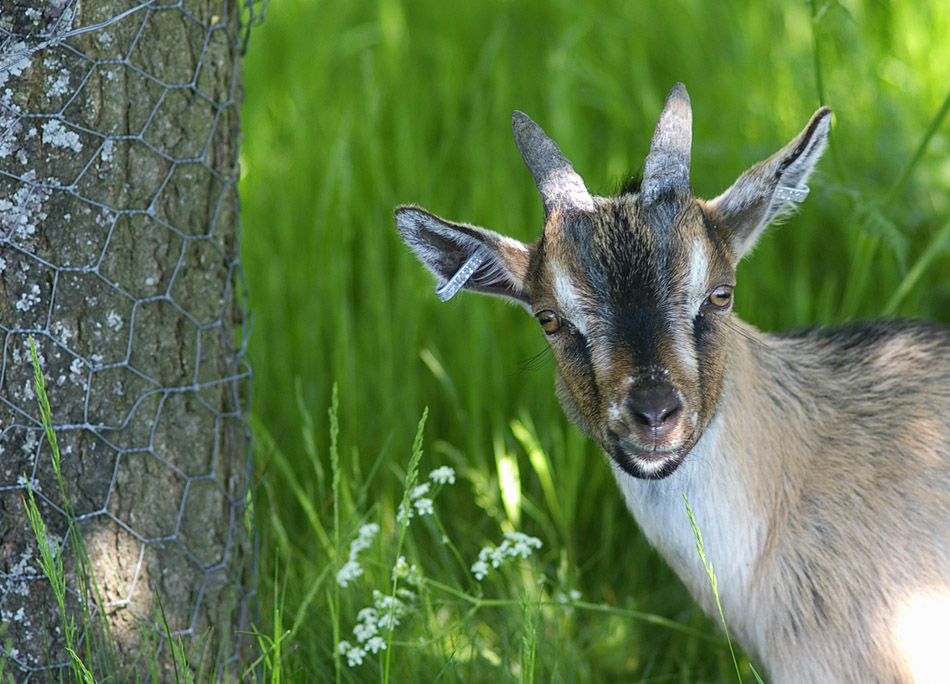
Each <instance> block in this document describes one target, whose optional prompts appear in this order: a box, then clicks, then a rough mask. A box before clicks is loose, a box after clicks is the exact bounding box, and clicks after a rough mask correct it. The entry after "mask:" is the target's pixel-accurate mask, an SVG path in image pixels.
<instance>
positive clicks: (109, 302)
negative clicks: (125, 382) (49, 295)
mask: <svg viewBox="0 0 950 684" xmlns="http://www.w3.org/2000/svg"><path fill="white" fill-rule="evenodd" d="M134 304H135V300H133V299H132V298H131V297H130V296H128V295H126V294H125V293H123V292H122V291H121V290H119V289H117V288H115V287H113V286H112V285H110V284H109V283H107V282H106V281H105V280H103V279H102V278H101V277H100V276H99V275H97V274H95V273H82V272H77V271H72V272H66V273H61V274H60V277H59V278H58V279H57V281H56V292H55V295H54V297H53V311H52V321H53V328H54V330H55V329H57V328H58V327H61V328H62V330H64V331H67V332H64V333H63V337H64V338H65V339H63V342H64V344H66V345H68V346H69V348H70V349H72V350H73V351H74V352H75V353H76V354H78V355H80V356H82V357H83V358H86V359H91V358H92V357H93V356H94V355H95V356H96V357H97V360H98V362H99V364H104V363H118V362H121V361H123V360H125V356H126V346H127V344H128V339H129V326H130V325H131V322H132V308H133V306H134ZM90 312H96V315H95V316H90V315H89V313H90ZM103 314H104V315H103ZM69 320H74V321H76V325H75V328H73V327H71V326H69V325H67V324H66V323H65V322H66V321H69ZM58 321H62V322H63V323H62V325H61V326H57V325H56V323H57V322H58Z"/></svg>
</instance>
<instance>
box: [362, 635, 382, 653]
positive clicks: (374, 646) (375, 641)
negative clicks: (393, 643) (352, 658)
mask: <svg viewBox="0 0 950 684" xmlns="http://www.w3.org/2000/svg"><path fill="white" fill-rule="evenodd" d="M385 648H386V642H385V641H383V638H382V637H380V636H374V637H373V638H372V639H370V640H369V641H367V642H366V650H367V651H368V652H369V653H379V652H380V651H382V650H385Z"/></svg>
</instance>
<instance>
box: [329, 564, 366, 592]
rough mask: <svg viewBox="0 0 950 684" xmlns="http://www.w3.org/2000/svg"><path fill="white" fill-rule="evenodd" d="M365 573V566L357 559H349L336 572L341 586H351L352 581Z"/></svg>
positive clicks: (337, 581)
mask: <svg viewBox="0 0 950 684" xmlns="http://www.w3.org/2000/svg"><path fill="white" fill-rule="evenodd" d="M362 574H363V568H361V567H360V564H359V563H357V562H356V561H355V560H351V561H347V562H346V563H344V564H343V567H342V568H340V569H339V570H338V571H337V573H336V583H337V584H339V585H340V586H341V587H347V586H349V584H350V582H352V581H353V580H355V579H356V578H357V577H359V576H360V575H362Z"/></svg>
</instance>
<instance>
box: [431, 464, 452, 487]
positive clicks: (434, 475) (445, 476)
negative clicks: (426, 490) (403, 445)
mask: <svg viewBox="0 0 950 684" xmlns="http://www.w3.org/2000/svg"><path fill="white" fill-rule="evenodd" d="M429 479H430V480H432V481H433V482H435V483H436V484H441V485H444V484H455V470H454V469H453V468H451V467H449V466H442V467H441V468H436V469H435V470H433V471H432V472H431V473H429Z"/></svg>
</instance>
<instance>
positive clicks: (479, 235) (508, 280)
mask: <svg viewBox="0 0 950 684" xmlns="http://www.w3.org/2000/svg"><path fill="white" fill-rule="evenodd" d="M396 228H397V229H398V230H399V234H400V236H402V239H403V240H404V241H405V242H406V244H407V245H409V246H410V247H411V248H412V251H413V252H415V253H416V256H417V257H418V258H419V261H421V262H422V263H423V265H424V266H425V267H426V268H428V269H429V270H430V271H432V273H434V274H435V275H436V276H437V277H438V278H439V285H438V287H436V294H437V295H438V296H439V298H440V299H441V300H442V301H447V300H448V299H451V298H452V297H453V296H454V295H455V294H456V293H457V292H458V291H459V290H462V289H465V290H471V291H472V292H481V293H484V294H490V295H495V296H498V297H506V298H508V299H512V300H514V301H516V302H518V303H519V304H521V305H522V306H524V307H526V308H527V307H528V298H527V293H526V291H525V278H526V276H527V273H528V263H529V261H530V259H531V248H530V247H529V246H528V245H525V244H524V243H522V242H519V241H518V240H514V239H512V238H509V237H505V236H504V235H499V234H498V233H495V232H493V231H490V230H486V229H485V228H479V227H477V226H470V225H466V224H463V223H451V222H449V221H445V220H443V219H441V218H439V217H438V216H435V215H433V214H430V213H429V212H427V211H425V210H423V209H419V208H418V207H399V208H398V209H396Z"/></svg>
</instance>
